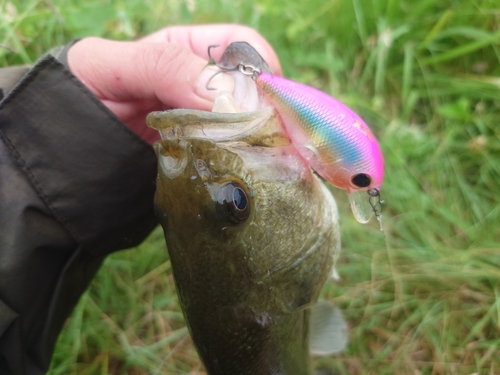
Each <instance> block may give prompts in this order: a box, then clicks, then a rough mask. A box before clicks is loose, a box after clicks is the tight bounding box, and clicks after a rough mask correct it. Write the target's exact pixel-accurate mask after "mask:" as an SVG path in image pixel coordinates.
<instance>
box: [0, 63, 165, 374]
mask: <svg viewBox="0 0 500 375" xmlns="http://www.w3.org/2000/svg"><path fill="white" fill-rule="evenodd" d="M1 74H2V73H1V72H0V76H1ZM4 81H5V80H4ZM0 82H2V80H1V79H0ZM4 91H5V93H6V96H5V97H4V98H3V100H1V102H0V374H2V375H10V374H16V375H35V374H37V375H38V374H44V373H45V372H46V371H47V369H48V367H49V365H50V359H51V355H52V351H53V348H54V344H55V341H56V339H57V335H58V334H59V332H60V330H61V328H62V325H63V323H64V320H65V318H66V317H67V316H68V315H69V313H70V312H71V310H72V308H73V307H74V306H75V304H76V302H77V301H78V298H79V297H80V295H81V294H82V293H83V291H84V290H85V289H86V287H87V286H88V284H89V282H90V280H91V278H92V277H93V275H94V274H95V272H96V271H97V270H98V268H99V266H100V264H101V262H102V260H103V259H104V257H105V256H106V255H107V254H109V253H110V252H112V251H115V250H119V249H125V248H129V247H132V246H135V245H137V244H138V243H140V242H141V241H142V240H143V239H144V237H145V236H147V234H148V233H149V232H150V231H151V230H152V229H153V228H154V227H155V225H156V223H157V222H156V218H155V216H154V208H153V195H154V189H155V178H156V157H155V155H154V152H153V150H152V148H151V147H150V146H149V145H148V144H146V143H145V142H144V141H142V140H141V139H140V138H139V137H138V136H136V135H135V133H133V132H132V131H131V130H130V129H129V128H128V127H127V126H125V125H124V124H123V123H122V122H120V120H119V119H118V118H116V116H114V115H113V114H112V113H111V112H110V111H109V110H108V109H107V108H106V107H105V106H104V105H103V104H102V103H101V102H100V101H99V100H98V99H96V98H95V97H94V96H93V95H92V94H91V93H90V92H89V91H88V90H87V89H86V88H85V86H84V85H83V84H82V83H81V82H80V81H78V80H77V79H76V78H75V77H74V76H73V75H72V74H71V73H70V72H69V71H68V70H67V69H66V67H65V66H64V65H63V64H61V63H60V62H59V61H58V60H57V59H55V58H54V57H53V56H51V55H47V56H45V57H44V58H42V59H41V60H40V61H39V62H38V63H37V64H36V65H35V66H34V67H33V68H32V69H31V70H30V71H29V72H28V74H27V75H26V76H25V77H24V78H23V79H22V80H21V81H20V82H19V83H18V84H17V86H16V87H15V88H14V89H12V90H10V88H7V90H4ZM0 99H1V98H0Z"/></svg>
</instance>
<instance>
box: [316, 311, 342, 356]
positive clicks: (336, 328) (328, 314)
mask: <svg viewBox="0 0 500 375" xmlns="http://www.w3.org/2000/svg"><path fill="white" fill-rule="evenodd" d="M347 328H348V326H347V322H346V321H345V319H344V316H343V315H342V312H341V311H340V309H339V308H338V307H337V306H335V305H333V304H331V303H329V302H327V301H318V302H317V303H316V304H315V305H314V306H313V307H312V311H311V331H310V338H309V350H310V352H311V354H312V355H314V356H318V357H324V356H327V355H331V354H335V353H340V352H341V351H343V350H344V348H345V347H346V345H347V342H348V337H347Z"/></svg>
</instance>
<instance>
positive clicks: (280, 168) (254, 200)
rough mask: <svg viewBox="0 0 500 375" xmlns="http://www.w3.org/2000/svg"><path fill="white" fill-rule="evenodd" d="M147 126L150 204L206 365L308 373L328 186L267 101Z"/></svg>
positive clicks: (325, 248) (258, 374)
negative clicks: (153, 156) (151, 147)
mask: <svg viewBox="0 0 500 375" xmlns="http://www.w3.org/2000/svg"><path fill="white" fill-rule="evenodd" d="M183 111H184V112H183ZM228 118H230V121H229V120H227V119H228ZM148 124H149V125H150V126H152V127H155V128H160V131H161V132H162V137H163V139H162V140H161V141H159V142H158V143H157V144H156V151H157V154H158V160H159V173H158V181H157V184H158V185H157V193H156V198H155V205H156V210H157V213H158V217H159V218H160V221H161V224H162V226H163V228H164V231H165V238H166V242H167V246H168V250H169V254H170V259H171V263H172V268H173V272H174V278H175V283H176V287H177V291H178V294H179V299H180V303H181V306H182V309H183V312H184V315H185V317H186V321H187V324H188V326H189V329H190V332H191V335H192V337H193V341H194V343H195V345H196V347H197V350H198V352H199V354H200V357H201V359H202V361H203V363H204V364H205V366H206V368H207V371H208V373H209V374H231V375H232V374H252V375H263V374H310V373H311V359H310V354H309V329H310V328H309V325H310V314H311V307H312V305H313V304H314V303H315V302H316V300H317V298H318V295H319V292H320V290H321V287H322V286H323V284H324V283H325V281H326V280H327V278H328V277H329V276H330V275H331V272H332V267H333V265H334V262H335V258H336V256H337V253H338V251H339V229H338V223H337V221H338V217H337V210H336V205H335V202H334V200H333V198H332V197H331V195H330V193H329V192H328V190H327V189H326V187H325V186H324V185H323V183H322V182H321V181H320V180H319V179H318V178H317V177H316V176H315V175H314V174H313V173H312V171H311V169H310V168H309V167H308V166H307V165H306V164H305V162H304V161H303V160H302V159H301V158H300V157H299V155H298V154H297V153H296V151H295V149H294V147H293V146H292V145H291V144H290V142H289V140H288V137H287V136H286V134H284V133H283V131H282V130H281V129H282V127H281V125H280V124H279V120H278V117H277V115H276V113H275V112H274V111H272V110H269V109H267V110H261V111H258V112H255V113H253V114H248V113H241V114H214V113H208V114H207V113H206V112H199V111H186V110H179V111H175V110H174V111H169V112H162V113H154V114H151V115H150V116H149V117H148ZM231 129H232V131H231ZM207 134H209V135H210V136H209V137H207Z"/></svg>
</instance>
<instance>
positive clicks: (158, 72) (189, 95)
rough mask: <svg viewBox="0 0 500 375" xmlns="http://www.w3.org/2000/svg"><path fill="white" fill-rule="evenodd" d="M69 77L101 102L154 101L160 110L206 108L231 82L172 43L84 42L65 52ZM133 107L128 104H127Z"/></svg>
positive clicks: (209, 106) (229, 89)
mask: <svg viewBox="0 0 500 375" xmlns="http://www.w3.org/2000/svg"><path fill="white" fill-rule="evenodd" d="M68 64H69V68H70V70H71V71H72V73H73V74H74V75H75V76H76V77H77V78H78V79H80V80H81V81H82V82H83V83H84V84H85V85H86V86H87V87H88V88H89V89H90V90H91V91H92V93H93V94H94V95H96V96H97V97H98V98H99V99H101V100H103V101H105V102H109V101H111V102H117V103H126V102H129V103H130V102H141V103H145V102H150V103H151V102H155V103H157V105H158V102H159V103H160V104H161V106H162V107H163V108H165V107H167V108H181V107H188V108H196V109H204V110H209V109H211V107H212V104H213V101H214V99H215V97H216V96H217V94H218V92H219V90H226V91H230V92H233V90H234V79H233V78H232V77H231V76H230V75H226V74H219V75H217V76H216V77H215V78H214V79H213V81H211V83H210V86H211V87H215V88H217V91H212V90H207V89H206V87H205V85H206V83H207V81H208V79H209V78H210V77H211V76H212V75H213V74H214V73H215V72H217V69H215V67H207V60H204V59H202V58H200V57H198V56H196V55H194V54H193V53H192V52H191V51H189V50H187V49H185V48H183V47H181V46H179V45H176V44H170V43H137V42H117V41H111V40H106V39H101V38H86V39H83V40H81V41H80V42H78V43H76V44H75V45H74V46H73V47H72V48H71V49H70V50H69V52H68ZM130 104H132V103H130Z"/></svg>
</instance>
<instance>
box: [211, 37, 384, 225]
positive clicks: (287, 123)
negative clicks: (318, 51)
mask: <svg viewBox="0 0 500 375" xmlns="http://www.w3.org/2000/svg"><path fill="white" fill-rule="evenodd" d="M212 47H214V46H210V47H209V50H208V55H209V57H210V59H211V61H213V59H212V57H211V55H210V49H211V48H212ZM250 48H252V47H251V46H246V47H245V51H244V52H245V53H242V52H240V53H235V52H233V51H234V50H235V47H232V48H229V47H228V48H227V49H226V51H225V52H224V54H223V56H222V58H221V59H220V62H221V64H216V65H217V66H218V67H219V68H220V69H221V71H220V72H230V71H239V72H240V73H243V75H247V76H251V77H252V79H253V80H254V81H255V83H256V86H257V88H258V90H259V91H260V92H261V93H262V94H264V95H265V97H266V98H267V99H268V100H269V101H270V102H271V105H273V106H274V107H275V108H276V110H277V111H278V113H279V115H280V117H281V119H282V122H283V125H284V127H285V129H286V131H287V133H288V135H289V137H290V139H291V140H292V143H293V144H294V146H295V147H296V149H297V151H298V152H299V154H300V155H301V156H302V158H304V160H306V161H307V163H308V164H309V165H310V166H311V167H312V168H313V169H314V170H315V171H316V173H318V174H319V175H320V176H321V177H322V178H324V179H325V180H326V181H328V182H329V183H331V184H332V185H333V186H335V187H337V188H340V189H343V190H346V191H347V193H348V197H349V201H350V202H351V208H352V210H353V213H354V216H355V217H356V219H357V220H358V221H359V222H361V223H366V222H368V221H369V220H370V218H371V216H372V214H373V213H375V214H376V215H377V219H380V218H379V216H380V214H381V210H380V208H381V201H380V198H378V200H377V199H374V198H376V197H379V189H380V186H381V184H382V181H383V176H384V161H383V156H382V152H381V149H380V146H379V143H378V141H377V139H376V137H375V136H374V135H373V133H372V131H371V129H370V128H369V127H368V125H367V124H366V123H365V122H364V121H363V119H362V118H361V117H360V116H359V115H358V114H356V113H355V112H354V111H353V110H352V109H350V108H349V107H348V106H346V105H345V104H343V103H342V102H340V101H339V100H337V99H335V98H333V97H331V96H330V95H328V94H326V93H324V92H322V91H320V90H317V89H315V88H313V87H310V86H307V85H304V84H301V83H298V82H295V81H292V80H289V79H286V78H283V77H279V76H275V75H273V74H272V73H271V72H269V71H268V70H267V69H266V70H262V69H261V66H260V65H256V64H255V62H257V63H259V59H258V58H257V57H256V55H258V56H260V55H259V54H258V52H257V51H255V50H254V49H253V51H252V50H251V49H250ZM227 55H231V56H230V57H228V56H227ZM233 55H234V56H233ZM238 61H239V62H238ZM231 64H232V66H230V65H231ZM367 193H368V194H367ZM379 221H380V220H379Z"/></svg>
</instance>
